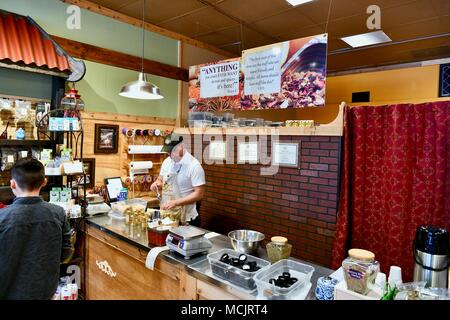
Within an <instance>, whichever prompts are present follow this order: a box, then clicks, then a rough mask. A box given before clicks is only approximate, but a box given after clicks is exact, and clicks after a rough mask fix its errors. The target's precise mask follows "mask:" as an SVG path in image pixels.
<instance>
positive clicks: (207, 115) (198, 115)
mask: <svg viewBox="0 0 450 320" xmlns="http://www.w3.org/2000/svg"><path fill="white" fill-rule="evenodd" d="M212 117H213V114H212V113H211V112H195V111H192V112H189V113H188V120H200V121H212Z"/></svg>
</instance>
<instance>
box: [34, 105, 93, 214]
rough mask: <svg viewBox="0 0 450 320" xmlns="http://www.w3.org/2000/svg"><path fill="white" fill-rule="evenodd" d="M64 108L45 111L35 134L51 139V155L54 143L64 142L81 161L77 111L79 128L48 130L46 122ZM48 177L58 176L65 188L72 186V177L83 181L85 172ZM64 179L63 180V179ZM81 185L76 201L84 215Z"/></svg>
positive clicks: (81, 140)
mask: <svg viewBox="0 0 450 320" xmlns="http://www.w3.org/2000/svg"><path fill="white" fill-rule="evenodd" d="M65 112H66V110H64V109H53V110H50V111H49V112H47V113H46V114H45V115H44V116H43V117H42V119H41V120H40V121H39V122H38V124H37V128H36V129H37V136H38V139H39V140H40V139H41V137H45V138H46V139H45V140H43V141H46V140H47V139H48V140H49V141H51V142H52V143H51V145H52V147H53V148H52V150H53V155H55V154H56V145H57V144H65V145H66V147H67V148H70V149H72V156H73V158H74V159H77V160H80V161H81V162H83V142H84V134H83V125H82V121H81V116H80V114H79V112H76V114H75V116H76V117H77V118H78V121H79V127H80V130H77V131H73V130H65V131H49V128H48V125H44V124H48V123H49V119H50V117H52V116H54V117H58V116H59V117H61V116H62V115H63V114H64V113H65ZM47 176H48V177H54V178H58V177H59V178H60V181H59V182H60V186H61V187H62V186H65V187H67V188H72V187H74V177H78V176H83V179H84V181H85V180H86V176H85V174H84V173H83V174H57V175H47ZM64 180H65V181H64ZM82 186H83V194H82V195H81V196H79V197H78V199H77V200H78V202H79V204H80V205H81V212H82V217H83V218H84V217H85V216H86V207H87V201H86V185H85V184H82Z"/></svg>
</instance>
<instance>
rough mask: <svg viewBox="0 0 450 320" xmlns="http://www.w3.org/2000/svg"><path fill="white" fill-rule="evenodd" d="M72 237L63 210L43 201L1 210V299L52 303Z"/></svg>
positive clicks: (23, 202) (16, 203) (21, 201)
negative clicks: (48, 300) (44, 300)
mask: <svg viewBox="0 0 450 320" xmlns="http://www.w3.org/2000/svg"><path fill="white" fill-rule="evenodd" d="M70 235H71V228H70V225H69V222H68V221H67V218H66V215H65V213H64V210H63V209H62V208H61V207H58V206H56V205H53V204H50V203H47V202H45V201H43V200H42V199H41V198H40V197H26V198H16V199H15V200H14V202H13V203H12V204H11V205H10V206H8V207H7V208H4V209H0V299H20V300H29V299H51V298H52V296H53V294H54V293H55V291H56V289H57V286H58V279H59V271H60V262H61V261H63V260H64V259H66V258H67V257H68V255H70V254H71V252H72V246H71V242H70Z"/></svg>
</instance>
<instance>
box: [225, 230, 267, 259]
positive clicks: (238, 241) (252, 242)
mask: <svg viewBox="0 0 450 320" xmlns="http://www.w3.org/2000/svg"><path fill="white" fill-rule="evenodd" d="M228 238H230V241H231V245H232V246H233V249H234V250H236V251H238V252H242V253H248V254H250V253H254V252H256V250H258V248H259V245H260V244H261V241H263V240H264V238H265V236H264V234H262V233H261V232H258V231H253V230H235V231H231V232H229V233H228Z"/></svg>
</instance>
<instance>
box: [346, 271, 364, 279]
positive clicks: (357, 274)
mask: <svg viewBox="0 0 450 320" xmlns="http://www.w3.org/2000/svg"><path fill="white" fill-rule="evenodd" d="M348 275H349V276H350V277H351V278H353V279H358V280H359V279H362V278H364V273H363V272H361V271H358V270H354V269H349V270H348Z"/></svg>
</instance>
